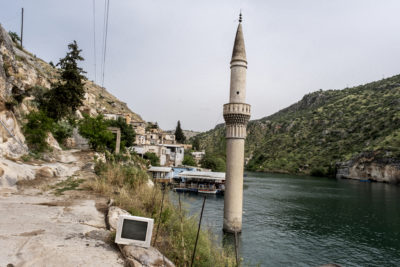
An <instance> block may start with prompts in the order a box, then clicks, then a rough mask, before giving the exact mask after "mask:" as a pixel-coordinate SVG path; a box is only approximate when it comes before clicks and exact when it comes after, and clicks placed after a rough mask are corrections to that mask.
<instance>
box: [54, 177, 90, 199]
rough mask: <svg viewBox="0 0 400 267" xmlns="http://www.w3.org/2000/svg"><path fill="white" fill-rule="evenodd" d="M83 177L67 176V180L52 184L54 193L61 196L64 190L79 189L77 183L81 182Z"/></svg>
mask: <svg viewBox="0 0 400 267" xmlns="http://www.w3.org/2000/svg"><path fill="white" fill-rule="evenodd" d="M84 181H85V180H84V179H77V178H74V177H72V176H70V177H68V178H67V180H65V181H62V182H59V183H57V184H56V185H54V188H55V190H54V195H56V196H61V195H63V193H64V192H65V191H70V190H81V189H79V188H78V187H79V185H80V184H81V183H83V182H84Z"/></svg>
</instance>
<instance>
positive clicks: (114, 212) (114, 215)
mask: <svg viewBox="0 0 400 267" xmlns="http://www.w3.org/2000/svg"><path fill="white" fill-rule="evenodd" d="M120 215H131V214H130V213H129V212H127V211H126V210H123V209H121V208H118V207H115V206H112V207H110V208H109V210H108V214H107V222H108V225H109V226H110V230H113V231H116V229H117V225H118V218H119V216H120Z"/></svg>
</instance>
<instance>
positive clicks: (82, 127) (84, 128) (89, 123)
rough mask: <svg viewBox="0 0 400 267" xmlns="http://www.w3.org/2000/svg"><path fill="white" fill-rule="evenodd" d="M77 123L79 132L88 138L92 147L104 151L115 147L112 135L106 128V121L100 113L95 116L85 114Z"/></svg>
mask: <svg viewBox="0 0 400 267" xmlns="http://www.w3.org/2000/svg"><path fill="white" fill-rule="evenodd" d="M78 125H79V134H80V135H82V136H83V137H85V138H86V139H88V141H89V145H90V147H91V148H92V149H94V150H96V151H104V150H106V149H110V150H113V149H114V148H115V140H114V139H115V138H114V135H113V134H112V133H111V132H110V131H109V130H107V127H108V123H107V122H106V121H105V120H104V117H103V116H102V115H98V116H97V117H90V116H88V115H85V116H84V118H83V119H82V120H81V121H80V122H79V123H78Z"/></svg>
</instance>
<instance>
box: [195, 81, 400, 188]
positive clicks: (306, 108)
mask: <svg viewBox="0 0 400 267" xmlns="http://www.w3.org/2000/svg"><path fill="white" fill-rule="evenodd" d="M224 131H225V127H224V125H222V124H221V125H218V126H217V127H216V128H215V129H213V130H211V131H208V132H206V133H202V134H200V135H198V136H197V138H198V140H199V141H200V146H201V147H202V148H205V149H206V150H207V151H210V152H212V153H217V154H224V153H225V139H224ZM245 151H246V156H247V157H248V158H250V160H249V162H248V164H247V166H246V167H247V169H248V170H253V171H273V172H288V173H306V174H310V173H311V174H315V175H334V174H335V173H336V163H338V162H343V161H348V160H350V159H353V161H354V160H355V159H357V158H360V155H363V154H361V153H362V152H365V153H369V154H368V155H370V156H369V157H367V158H368V160H369V161H368V162H369V163H371V164H372V163H373V161H374V160H375V159H376V160H377V161H379V162H392V163H393V164H395V165H394V166H395V169H396V168H398V169H396V171H397V170H398V172H396V173H395V174H390V173H389V174H388V175H389V176H390V175H392V176H393V175H400V164H399V163H400V75H397V76H393V77H391V78H387V79H383V80H380V81H377V82H372V83H368V84H365V85H361V86H357V87H353V88H346V89H343V90H327V91H322V90H320V91H317V92H314V93H310V94H307V95H305V96H304V97H303V99H302V100H300V101H299V102H297V103H295V104H293V105H291V106H290V107H288V108H285V109H283V110H281V111H279V112H277V113H275V114H273V115H271V116H268V117H265V118H262V119H260V120H254V121H250V122H249V125H248V137H247V140H246V147H245ZM365 153H364V154H365ZM371 155H372V156H371ZM371 157H372V158H371ZM378 159H379V160H378ZM382 159H384V160H383V161H382ZM385 160H386V161H385ZM371 164H370V165H371ZM396 164H397V165H396ZM370 165H368V164H367V165H366V163H365V157H364V161H363V164H362V166H361V165H357V166H356V167H354V166H355V165H354V166H353V165H351V166H350V167H349V168H353V167H354V168H356V169H357V168H358V169H357V170H355V171H356V172H357V173H358V174H357V175H360V176H362V175H365V176H369V175H370V174H368V173H367V172H366V171H363V170H361V169H362V168H366V167H368V166H370ZM396 166H397V167H396ZM354 168H353V169H354ZM368 168H369V167H368ZM383 168H385V166H383ZM347 171H349V170H347ZM383 171H384V172H385V170H383ZM370 172H373V170H371V171H370ZM385 175H386V174H385ZM348 176H351V175H348ZM398 178H399V180H400V177H398Z"/></svg>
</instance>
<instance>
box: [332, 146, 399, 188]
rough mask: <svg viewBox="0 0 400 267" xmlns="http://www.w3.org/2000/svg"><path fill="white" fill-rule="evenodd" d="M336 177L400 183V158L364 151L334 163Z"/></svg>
mask: <svg viewBox="0 0 400 267" xmlns="http://www.w3.org/2000/svg"><path fill="white" fill-rule="evenodd" d="M336 169H337V172H336V178H347V179H358V180H371V181H376V182H387V183H393V184H398V183H400V160H398V159H395V158H391V157H384V156H380V155H377V153H373V152H365V153H362V154H360V155H358V156H357V157H355V158H353V159H351V160H349V161H346V162H340V163H338V164H337V165H336Z"/></svg>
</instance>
